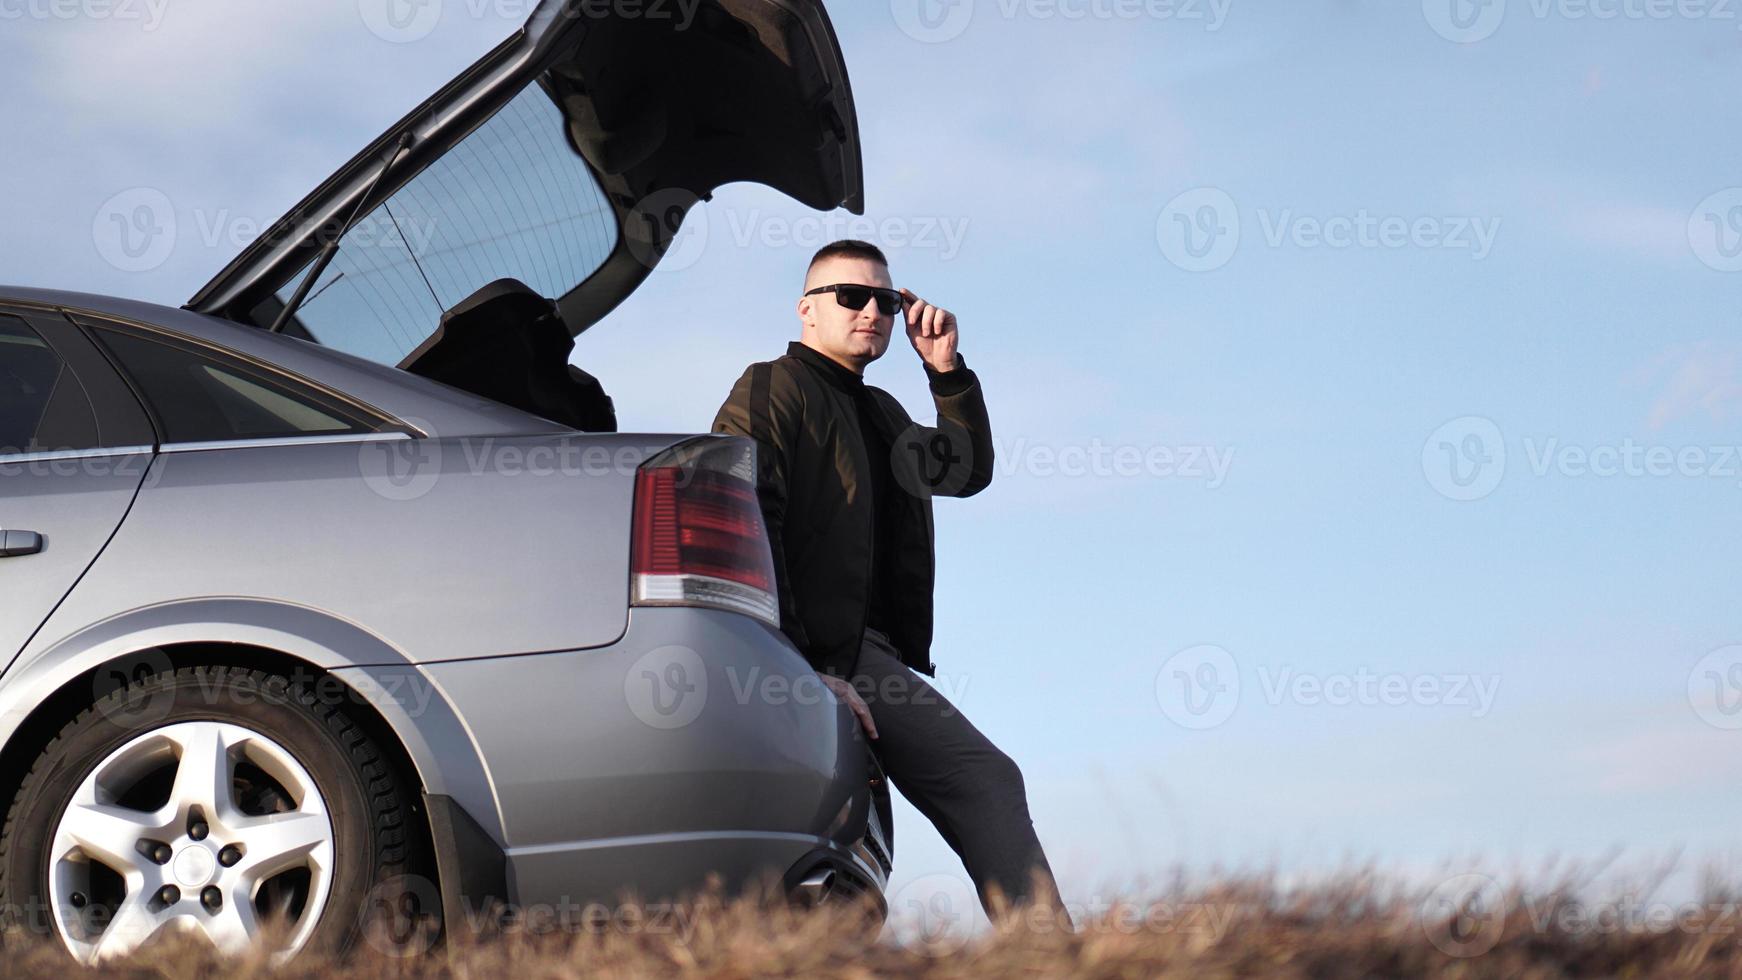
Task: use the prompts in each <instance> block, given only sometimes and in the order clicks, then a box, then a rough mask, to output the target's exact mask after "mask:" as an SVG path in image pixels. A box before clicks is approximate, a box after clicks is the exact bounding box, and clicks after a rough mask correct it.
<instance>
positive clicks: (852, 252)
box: [809, 238, 889, 269]
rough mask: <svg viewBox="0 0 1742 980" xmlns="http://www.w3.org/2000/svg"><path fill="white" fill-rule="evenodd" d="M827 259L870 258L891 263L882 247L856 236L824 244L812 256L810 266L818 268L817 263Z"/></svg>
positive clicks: (878, 261) (880, 263)
mask: <svg viewBox="0 0 1742 980" xmlns="http://www.w3.org/2000/svg"><path fill="white" fill-rule="evenodd" d="M825 259H870V260H871V261H873V262H876V263H877V264H879V265H888V264H889V259H888V258H886V257H884V255H883V250H882V249H880V248H878V247H877V246H875V245H873V244H871V243H870V242H862V241H859V240H858V239H855V238H845V239H842V240H841V241H838V242H834V243H831V244H828V245H824V246H823V247H822V248H821V249H818V250H817V254H815V255H813V256H811V264H810V266H809V268H811V269H814V268H816V266H817V263H818V262H822V261H824V260H825Z"/></svg>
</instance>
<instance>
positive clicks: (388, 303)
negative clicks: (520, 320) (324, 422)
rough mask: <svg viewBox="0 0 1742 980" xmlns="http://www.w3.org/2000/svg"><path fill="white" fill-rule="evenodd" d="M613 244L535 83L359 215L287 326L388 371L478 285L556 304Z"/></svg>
mask: <svg viewBox="0 0 1742 980" xmlns="http://www.w3.org/2000/svg"><path fill="white" fill-rule="evenodd" d="M616 244H617V223H616V217H615V215H614V214H613V212H612V210H611V208H610V205H609V203H608V202H607V201H606V199H605V195H604V192H603V191H601V190H600V188H599V184H598V182H597V180H595V179H594V177H593V174H592V171H591V170H590V169H589V168H588V166H587V164H586V161H584V160H583V159H582V158H581V157H580V155H579V154H577V153H575V152H574V150H572V149H571V148H570V147H569V144H568V141H567V138H566V137H565V136H564V122H563V117H562V113H561V112H560V111H559V110H558V109H557V106H556V104H555V103H553V102H552V101H551V100H550V97H549V96H548V95H546V94H545V92H544V90H543V89H541V88H539V87H538V86H537V85H536V84H534V85H531V86H528V87H527V89H526V90H525V91H523V92H522V93H520V95H518V96H516V97H515V99H514V100H513V101H512V102H510V103H508V104H507V105H506V106H504V107H503V108H502V109H501V110H500V111H498V112H497V113H496V115H494V116H492V117H491V118H490V119H489V120H488V121H487V122H485V123H484V125H482V126H480V127H479V128H478V129H477V130H476V131H474V132H473V133H472V135H470V136H468V137H467V138H466V139H465V140H463V141H461V142H460V143H459V145H457V146H456V147H454V149H453V150H451V151H449V152H448V153H447V154H445V155H444V156H442V157H441V158H440V159H439V160H437V161H436V162H435V163H433V164H431V165H430V166H429V168H427V169H426V170H424V171H423V172H422V173H421V174H419V175H418V176H417V177H415V178H413V179H412V181H411V182H410V183H409V184H407V185H406V186H405V187H403V188H401V189H400V190H399V191H398V192H397V193H395V194H394V195H393V196H392V197H391V198H389V199H388V200H387V201H386V202H385V203H384V204H382V205H381V207H379V208H376V209H375V210H374V211H373V212H371V213H370V214H368V215H366V216H364V217H363V218H361V219H359V221H358V223H357V226H356V227H355V228H353V229H351V230H350V231H349V232H347V233H346V234H345V237H344V238H343V239H341V240H340V245H339V250H338V252H337V253H336V254H335V255H334V257H333V261H332V264H331V265H329V266H328V267H327V269H326V271H325V272H323V273H322V275H321V279H320V281H319V282H317V283H315V284H314V287H313V288H312V289H310V290H309V294H308V299H306V300H305V301H304V302H303V305H302V307H301V308H300V309H299V310H298V311H297V314H296V319H297V321H298V322H300V323H301V325H302V327H303V329H305V330H307V331H308V333H309V334H310V336H312V337H313V338H314V339H315V340H317V341H319V342H320V343H322V344H324V345H326V346H329V347H335V348H338V349H339V350H343V351H346V352H348V353H351V354H356V355H359V356H361V357H366V358H369V359H370V360H373V361H378V362H380V363H383V364H393V365H396V364H398V363H399V362H400V361H401V360H402V359H403V358H404V357H405V355H407V354H409V353H411V351H412V349H414V348H415V347H416V346H417V345H418V344H420V343H422V342H423V340H424V339H425V338H426V337H428V336H429V335H430V334H431V333H433V332H434V331H435V328H436V325H437V322H438V321H439V320H440V319H441V315H442V312H443V311H445V310H447V309H449V308H451V307H453V306H454V305H455V304H456V303H458V302H459V301H460V300H462V299H465V298H466V297H467V296H469V295H471V294H472V293H473V292H474V291H476V290H477V289H478V288H479V287H481V286H484V285H487V284H489V283H491V282H494V281H495V280H497V279H501V278H504V277H513V278H515V279H519V280H520V281H522V282H524V283H526V284H527V285H528V286H531V287H532V288H533V289H534V290H536V291H537V292H539V293H541V294H543V295H545V296H548V297H551V298H553V299H554V298H558V297H561V296H562V295H564V294H565V293H567V292H569V291H570V290H571V289H573V288H574V287H575V286H577V285H579V284H580V283H581V282H582V281H583V280H585V279H586V278H587V277H589V276H591V275H592V274H593V273H594V272H596V271H597V270H598V269H599V267H600V266H601V265H603V264H604V262H605V260H606V259H607V258H608V257H609V256H610V254H611V252H612V250H613V249H615V247H616ZM307 271H308V270H307V267H305V268H304V269H303V271H302V272H300V273H298V274H297V275H296V276H294V277H292V278H291V280H290V281H289V282H288V283H286V284H285V285H284V286H283V288H281V289H280V290H279V292H278V294H277V299H278V301H279V303H280V304H282V303H285V302H288V301H289V299H290V297H291V296H292V295H293V294H294V293H295V292H296V289H297V286H298V285H299V284H300V283H301V282H302V279H303V277H304V276H306V275H307ZM265 322H271V317H267V318H266V321H265Z"/></svg>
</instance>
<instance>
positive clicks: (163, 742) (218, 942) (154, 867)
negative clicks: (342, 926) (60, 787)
mask: <svg viewBox="0 0 1742 980" xmlns="http://www.w3.org/2000/svg"><path fill="white" fill-rule="evenodd" d="M332 877H333V826H332V820H331V817H330V816H329V814H328V812H327V807H326V801H325V800H324V799H323V798H322V796H321V793H320V790H319V787H317V786H316V785H315V781H314V779H313V777H311V776H310V775H309V773H308V770H307V769H305V768H304V767H303V766H302V764H301V763H299V762H298V761H297V760H296V758H295V757H294V756H292V755H291V753H290V752H289V751H288V750H287V749H285V748H284V747H283V746H282V745H279V744H278V743H277V742H275V741H274V740H272V739H270V738H268V737H266V736H265V735H262V734H260V733H259V732H255V731H251V730H249V729H247V728H244V727H242V726H240V725H234V724H228V723H224V722H216V721H192V722H181V723H178V724H174V725H169V726H166V727H163V728H159V729H155V730H153V731H150V732H147V733H145V734H143V735H140V736H138V737H136V738H134V739H132V740H131V741H129V742H127V743H126V744H125V745H122V746H121V747H120V748H118V749H115V750H114V751H113V752H110V753H109V754H108V755H107V756H106V757H105V758H104V759H103V761H102V762H100V763H98V764H97V766H96V767H95V768H93V769H92V770H91V772H90V773H89V774H88V775H87V776H86V777H85V779H84V781H83V782H81V783H80V784H79V787H78V789H77V790H76V791H74V793H73V795H72V799H71V800H70V801H69V802H68V803H67V805H66V807H65V809H64V810H63V812H62V813H61V815H60V818H59V820H58V822H57V824H56V827H55V830H54V835H53V837H52V839H51V844H50V850H49V855H48V885H49V903H50V908H51V910H52V917H53V920H54V924H55V929H56V931H57V932H58V934H59V935H60V938H61V940H62V941H63V942H64V943H65V944H66V946H67V948H68V949H69V950H71V952H72V953H73V955H74V956H75V957H77V958H78V959H79V960H81V961H83V962H85V963H94V962H97V961H100V960H106V959H110V958H112V957H115V956H121V955H125V954H127V953H129V952H132V951H133V950H136V949H138V948H139V946H140V945H142V944H144V943H145V942H147V941H148V940H150V939H152V938H153V937H155V936H157V935H159V934H161V933H164V932H166V931H171V930H190V931H193V932H197V933H200V934H202V935H204V936H205V937H206V938H207V939H209V940H210V941H211V942H212V944H213V945H214V946H216V947H217V948H218V949H219V950H220V951H222V952H226V953H238V952H241V951H243V950H245V949H246V948H247V947H248V946H249V945H250V944H251V943H253V942H254V941H255V940H256V939H257V938H258V937H259V936H260V935H261V933H262V930H263V929H265V928H266V927H267V924H268V922H269V921H275V922H281V923H282V926H281V928H282V929H283V930H284V934H285V935H286V936H287V942H286V943H285V945H284V947H283V948H282V950H281V951H280V955H281V956H288V955H290V954H291V953H294V952H295V951H297V950H298V949H300V948H301V947H302V946H303V945H304V944H305V943H306V942H307V941H308V937H309V935H310V934H311V933H312V932H313V931H314V927H315V924H316V923H317V922H318V921H319V920H320V916H321V912H322V911H323V910H324V909H325V907H326V903H327V897H328V894H329V892H330V890H331V886H332Z"/></svg>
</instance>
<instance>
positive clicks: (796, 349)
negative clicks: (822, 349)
mask: <svg viewBox="0 0 1742 980" xmlns="http://www.w3.org/2000/svg"><path fill="white" fill-rule="evenodd" d="M786 354H787V356H788V357H796V358H798V359H799V360H801V361H803V362H804V363H806V364H808V365H810V367H811V368H812V369H813V370H815V371H816V372H817V373H818V374H821V375H822V376H823V379H824V380H826V381H828V382H829V383H830V384H833V385H834V386H835V387H837V388H840V389H841V390H843V391H848V392H858V391H863V390H864V389H865V378H864V377H863V376H862V375H860V374H859V373H858V372H856V371H853V370H851V369H849V368H845V367H842V366H841V365H839V364H836V363H835V362H834V361H832V360H830V359H829V358H828V357H827V356H825V355H823V354H819V353H818V352H816V351H814V350H812V349H810V348H809V347H806V346H805V345H804V344H802V343H799V342H798V341H796V340H795V341H792V342H791V343H789V344H787V345H786Z"/></svg>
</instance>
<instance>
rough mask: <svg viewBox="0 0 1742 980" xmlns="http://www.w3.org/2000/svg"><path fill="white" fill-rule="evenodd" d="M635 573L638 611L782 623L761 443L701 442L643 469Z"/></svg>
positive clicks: (632, 558)
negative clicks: (703, 610)
mask: <svg viewBox="0 0 1742 980" xmlns="http://www.w3.org/2000/svg"><path fill="white" fill-rule="evenodd" d="M629 572H630V603H631V604H632V605H637V606H706V607H709V608H713V609H725V610H729V611H731V612H737V613H744V614H745V615H748V616H754V617H755V618H757V619H760V620H762V621H763V622H765V623H768V624H770V625H772V626H779V625H780V601H779V599H778V598H776V593H775V583H774V556H773V554H772V553H771V552H770V551H769V547H768V532H767V529H766V528H764V527H763V523H762V506H761V504H760V502H759V501H758V500H757V499H756V444H755V443H753V442H751V441H749V440H748V439H742V438H738V437H732V436H725V437H714V436H711V437H706V438H702V439H695V440H691V441H688V442H684V443H680V444H678V445H676V446H673V447H672V448H670V449H668V450H666V451H665V452H663V453H660V454H659V455H658V456H655V457H654V458H653V459H651V460H648V461H647V462H646V463H645V464H643V465H642V467H641V469H640V470H638V471H637V472H636V474H635V519H634V530H633V532H632V537H631V539H630V547H629Z"/></svg>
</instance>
